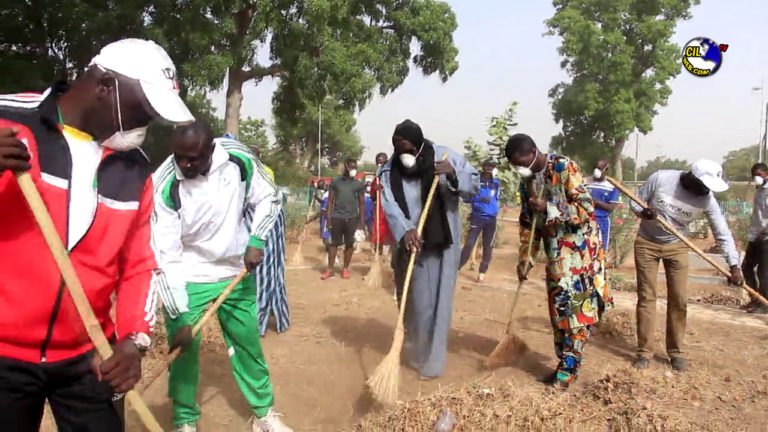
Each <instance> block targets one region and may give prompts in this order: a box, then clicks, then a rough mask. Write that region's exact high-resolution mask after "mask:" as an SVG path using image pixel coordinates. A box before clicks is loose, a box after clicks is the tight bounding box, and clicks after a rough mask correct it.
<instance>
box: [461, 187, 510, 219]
mask: <svg viewBox="0 0 768 432" xmlns="http://www.w3.org/2000/svg"><path fill="white" fill-rule="evenodd" d="M483 198H487V200H484V199H483ZM499 199H501V181H499V179H497V178H492V179H485V178H481V179H480V189H479V190H478V191H477V194H475V195H473V196H472V197H470V198H467V199H465V202H468V203H472V217H474V218H481V219H494V218H496V216H498V215H499ZM484 201H489V202H484Z"/></svg>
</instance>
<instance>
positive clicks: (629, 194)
mask: <svg viewBox="0 0 768 432" xmlns="http://www.w3.org/2000/svg"><path fill="white" fill-rule="evenodd" d="M606 180H608V182H610V183H611V184H612V185H614V186H616V188H617V189H619V190H620V191H621V193H623V194H624V195H626V196H627V197H629V199H631V200H632V201H634V202H635V203H637V205H639V206H640V207H642V208H643V209H644V210H645V209H647V208H648V204H646V203H645V202H644V201H643V200H641V199H640V197H638V196H637V195H635V194H634V192H632V191H631V190H629V189H628V188H627V187H626V186H624V185H623V184H621V183H620V182H618V181H616V180H615V179H613V178H611V177H607V176H606ZM656 222H658V223H659V224H660V225H661V226H662V227H664V229H665V230H667V231H669V232H670V233H671V234H672V235H674V236H675V237H677V238H678V239H680V241H681V242H683V243H684V244H685V245H686V246H688V247H689V248H690V249H691V250H692V251H694V252H696V254H697V255H699V256H700V257H701V258H702V259H703V260H704V261H706V262H708V263H709V264H710V265H711V266H712V267H714V268H715V270H717V271H719V272H720V273H722V274H723V275H724V276H725V277H730V276H731V272H730V271H728V270H726V269H725V268H723V266H721V265H720V264H719V263H717V262H715V260H713V259H712V258H710V257H709V255H707V254H705V253H704V251H702V250H701V249H699V248H698V247H697V246H696V245H695V244H693V242H691V241H690V240H688V238H687V237H686V236H684V235H682V234H681V233H680V232H679V231H677V230H676V229H675V227H673V226H672V225H670V224H669V222H667V221H666V220H664V218H661V217H657V218H656ZM741 288H744V289H745V290H746V291H747V292H748V293H749V294H751V295H752V297H754V298H756V299H757V300H758V301H759V302H761V303H763V304H764V305H766V306H768V300H766V299H765V297H763V296H762V295H760V294H759V293H758V292H757V291H755V290H753V289H752V288H750V287H749V286H748V285H747V284H746V282H742V284H741Z"/></svg>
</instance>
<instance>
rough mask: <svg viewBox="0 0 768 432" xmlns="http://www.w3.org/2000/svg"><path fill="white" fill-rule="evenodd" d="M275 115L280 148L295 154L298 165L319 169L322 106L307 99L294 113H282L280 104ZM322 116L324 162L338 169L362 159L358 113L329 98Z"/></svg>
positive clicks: (312, 170) (294, 158)
mask: <svg viewBox="0 0 768 432" xmlns="http://www.w3.org/2000/svg"><path fill="white" fill-rule="evenodd" d="M274 114H275V117H274V118H275V125H274V132H275V137H276V139H277V143H276V144H275V145H276V148H277V149H279V151H281V152H285V153H286V154H289V155H291V158H292V160H293V161H294V165H295V166H298V167H301V168H302V169H306V170H307V172H316V170H317V168H316V167H317V156H318V155H317V145H318V116H319V107H318V106H316V105H314V104H310V103H307V102H303V103H301V104H300V105H299V109H297V110H296V111H295V112H293V113H285V112H281V111H280V110H279V109H277V107H276V108H275V112H274ZM322 115H323V119H322V157H323V160H322V161H321V165H324V164H325V165H328V166H330V167H332V168H335V167H337V166H338V165H339V164H340V163H342V162H344V160H346V159H348V158H355V159H359V158H360V156H361V155H362V154H363V146H362V145H361V144H360V137H359V136H358V135H357V132H355V130H354V128H355V124H356V123H357V120H356V119H355V115H354V113H353V112H352V111H350V110H348V109H346V108H344V107H343V106H342V105H341V104H340V103H338V102H336V101H334V100H333V99H331V98H326V99H325V101H324V102H323V113H322Z"/></svg>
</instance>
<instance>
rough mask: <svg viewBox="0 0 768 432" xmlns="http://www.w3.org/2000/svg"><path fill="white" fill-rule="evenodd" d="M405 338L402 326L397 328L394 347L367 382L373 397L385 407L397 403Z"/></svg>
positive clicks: (393, 341)
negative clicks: (401, 353)
mask: <svg viewBox="0 0 768 432" xmlns="http://www.w3.org/2000/svg"><path fill="white" fill-rule="evenodd" d="M404 337H405V332H404V330H403V328H402V325H398V326H397V328H395V335H394V337H393V339H392V347H391V348H390V349H389V352H388V353H387V355H386V356H385V357H384V359H383V360H382V361H381V363H380V364H379V366H377V367H376V370H374V371H373V374H372V375H371V376H370V377H369V378H368V379H367V380H366V381H365V383H366V384H367V385H368V388H369V389H370V390H371V394H372V395H373V397H374V398H375V399H376V400H377V401H379V402H381V403H382V404H385V405H393V404H395V403H396V402H397V392H398V385H399V383H400V351H401V350H402V349H403V339H404Z"/></svg>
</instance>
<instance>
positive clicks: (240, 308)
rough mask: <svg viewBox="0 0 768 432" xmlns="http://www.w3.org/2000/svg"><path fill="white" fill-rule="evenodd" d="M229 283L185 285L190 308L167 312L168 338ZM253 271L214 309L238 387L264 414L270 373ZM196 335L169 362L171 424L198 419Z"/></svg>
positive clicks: (269, 398) (193, 320)
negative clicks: (176, 313) (261, 336)
mask: <svg viewBox="0 0 768 432" xmlns="http://www.w3.org/2000/svg"><path fill="white" fill-rule="evenodd" d="M228 284H229V281H224V282H216V283H206V284H198V283H188V284H187V293H188V295H189V312H185V313H183V314H182V315H180V316H178V317H177V318H176V319H173V320H172V319H170V318H168V317H167V315H166V321H165V322H166V328H167V332H168V340H169V341H170V340H173V337H174V335H175V334H176V332H177V331H178V329H179V328H180V327H181V326H184V325H194V324H195V323H196V322H198V321H199V320H200V318H201V317H202V316H203V313H205V309H206V306H208V304H209V303H211V302H213V301H214V300H216V298H217V297H218V296H219V294H221V293H222V291H224V288H226V287H227V285H228ZM253 287H254V280H253V276H252V275H250V274H249V275H247V276H246V277H244V278H243V280H242V281H241V282H240V284H238V285H237V286H236V287H235V289H234V290H233V291H232V293H231V294H230V295H229V297H227V299H226V300H225V301H224V303H222V305H221V307H219V310H218V311H217V314H218V317H219V322H220V323H221V329H222V331H223V333H224V340H225V341H226V343H227V353H228V354H229V360H230V361H231V362H232V371H233V374H234V376H235V381H237V384H238V386H239V387H240V391H242V392H243V396H245V399H246V400H247V401H248V404H249V405H250V406H251V409H252V410H253V412H254V414H256V417H259V418H260V417H264V416H265V415H267V413H268V412H269V409H270V408H271V407H272V405H273V403H274V396H273V393H272V384H271V383H270V381H269V371H268V370H267V363H266V361H265V360H264V353H263V352H262V350H261V341H260V340H259V319H258V308H257V305H256V293H255V292H254V289H253ZM199 352H200V336H198V337H197V338H196V339H195V341H194V342H193V343H192V345H191V346H190V347H189V349H188V350H187V351H186V352H185V353H184V354H182V355H181V356H179V358H178V359H176V361H174V362H173V363H172V364H171V367H170V375H169V382H168V396H169V397H170V398H171V399H172V400H173V424H174V425H182V424H188V423H189V424H191V423H195V422H197V420H198V419H199V418H200V406H199V405H198V404H197V387H198V384H199V382H200V355H199Z"/></svg>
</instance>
